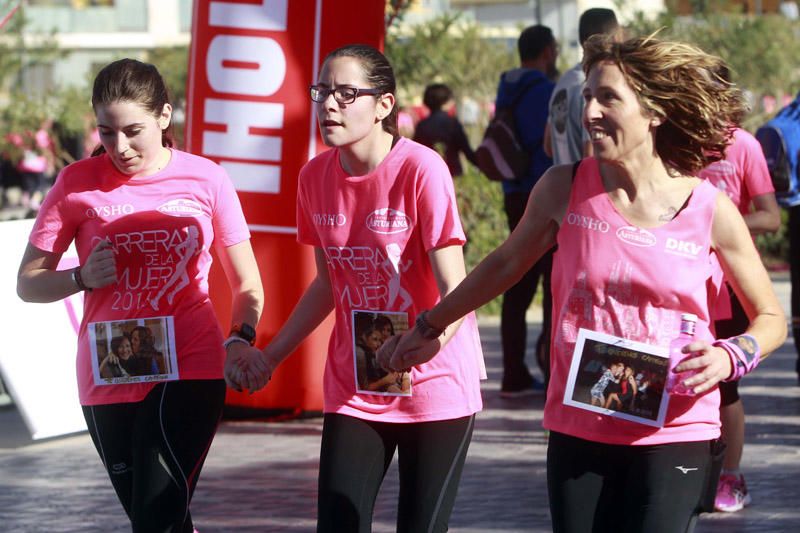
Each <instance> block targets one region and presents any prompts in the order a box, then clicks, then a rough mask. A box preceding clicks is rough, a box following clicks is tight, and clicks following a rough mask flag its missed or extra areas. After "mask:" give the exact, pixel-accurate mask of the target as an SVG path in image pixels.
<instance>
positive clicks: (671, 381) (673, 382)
mask: <svg viewBox="0 0 800 533" xmlns="http://www.w3.org/2000/svg"><path fill="white" fill-rule="evenodd" d="M695 324H697V315H693V314H691V313H683V314H682V315H681V330H680V333H679V334H678V336H677V337H675V338H674V339H672V342H670V343H669V375H668V376H667V392H668V393H670V394H682V395H684V396H694V395H695V393H694V391H693V390H692V388H693V387H687V386H686V385H684V384H683V381H684V380H686V379H689V378H690V377H692V376H693V375H695V374H696V373H697V370H689V371H687V372H681V373H680V374H676V373H674V372H673V371H672V369H673V368H675V367H676V366H678V364H679V363H680V362H681V361H683V360H684V359H686V358H687V357H691V356H690V355H687V354H685V353H683V352H681V350H682V349H683V347H684V346H686V345H687V344H689V343H690V342H692V339H693V338H694V327H695Z"/></svg>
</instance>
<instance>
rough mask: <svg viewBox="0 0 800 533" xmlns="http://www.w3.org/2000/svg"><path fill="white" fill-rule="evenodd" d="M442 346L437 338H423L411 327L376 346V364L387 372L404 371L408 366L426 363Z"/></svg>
mask: <svg viewBox="0 0 800 533" xmlns="http://www.w3.org/2000/svg"><path fill="white" fill-rule="evenodd" d="M441 347H442V343H441V341H440V340H439V339H433V340H429V339H425V338H423V337H422V335H420V334H419V332H417V329H416V328H412V329H410V330H408V331H406V332H405V333H403V334H402V335H395V336H393V337H390V338H388V339H387V340H386V342H384V343H383V345H382V346H381V347H380V348H378V352H377V354H376V357H377V359H378V364H379V365H381V367H382V368H383V369H385V370H388V371H389V372H405V371H408V369H409V368H411V367H412V366H416V365H421V364H422V363H427V362H428V361H430V360H431V359H433V356H434V355H436V354H437V353H438V352H439V350H440V349H441Z"/></svg>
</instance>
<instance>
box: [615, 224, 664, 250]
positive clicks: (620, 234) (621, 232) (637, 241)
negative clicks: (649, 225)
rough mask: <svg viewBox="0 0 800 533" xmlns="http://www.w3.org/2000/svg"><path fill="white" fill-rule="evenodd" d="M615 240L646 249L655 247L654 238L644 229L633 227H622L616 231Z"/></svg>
mask: <svg viewBox="0 0 800 533" xmlns="http://www.w3.org/2000/svg"><path fill="white" fill-rule="evenodd" d="M617 238H618V239H619V240H621V241H622V242H624V243H627V244H632V245H634V246H641V247H642V248H647V247H649V246H655V244H656V240H657V239H656V236H655V235H653V234H652V233H650V232H649V231H647V230H646V229H642V228H637V227H634V226H623V227H621V228H619V229H618V230H617Z"/></svg>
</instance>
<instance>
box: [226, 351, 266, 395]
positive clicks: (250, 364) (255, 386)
mask: <svg viewBox="0 0 800 533" xmlns="http://www.w3.org/2000/svg"><path fill="white" fill-rule="evenodd" d="M227 352H228V355H227V357H226V358H225V367H224V376H225V382H226V383H227V384H228V386H229V387H230V388H232V389H233V390H235V391H238V392H242V391H243V390H244V389H248V390H249V391H250V394H252V393H254V392H256V391H258V390H260V389H262V388H264V386H265V385H266V384H267V383H269V380H270V379H271V378H272V373H273V372H274V371H275V368H276V367H277V366H278V364H277V361H275V360H274V359H273V358H271V357H269V356H268V355H267V354H265V353H264V352H262V351H261V350H259V349H258V348H256V347H254V346H248V345H246V344H245V343H243V342H234V343H232V344H230V345H229V346H228V348H227Z"/></svg>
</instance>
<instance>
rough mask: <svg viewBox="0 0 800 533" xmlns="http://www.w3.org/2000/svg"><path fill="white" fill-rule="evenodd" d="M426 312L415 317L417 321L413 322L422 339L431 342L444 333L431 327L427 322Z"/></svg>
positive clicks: (442, 330)
mask: <svg viewBox="0 0 800 533" xmlns="http://www.w3.org/2000/svg"><path fill="white" fill-rule="evenodd" d="M427 317H428V311H423V312H421V313H420V314H418V315H417V320H416V321H415V322H414V326H415V327H416V328H417V331H419V334H420V335H422V338H423V339H428V340H430V341H432V340H433V339H438V338H439V337H441V336H442V333H444V329H438V328H435V327H433V326H432V325H431V323H430V322H428V318H427Z"/></svg>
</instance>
